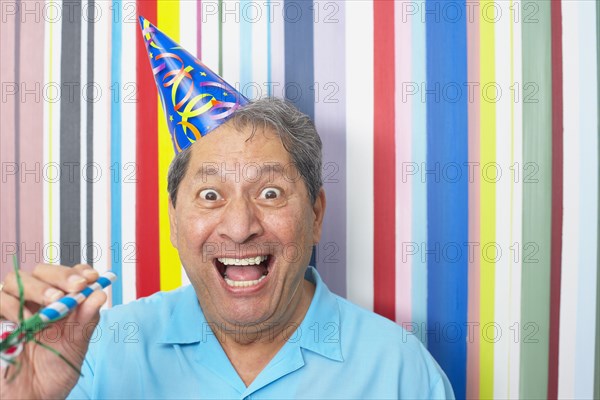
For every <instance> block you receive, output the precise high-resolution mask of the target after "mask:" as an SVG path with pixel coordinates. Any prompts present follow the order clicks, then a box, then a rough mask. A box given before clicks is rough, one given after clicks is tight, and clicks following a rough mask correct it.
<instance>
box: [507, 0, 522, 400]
mask: <svg viewBox="0 0 600 400" xmlns="http://www.w3.org/2000/svg"><path fill="white" fill-rule="evenodd" d="M511 7H512V8H511V10H515V7H516V8H517V12H518V11H519V7H520V3H517V2H511ZM510 21H511V22H510V23H511V24H512V29H513V32H512V39H513V42H512V44H513V49H512V51H513V53H512V58H513V64H512V72H513V82H511V84H512V85H514V87H519V88H522V87H523V72H522V53H521V47H522V46H521V19H520V18H513V15H512V14H511V17H510ZM519 93H521V92H519ZM509 94H510V95H511V100H510V105H511V107H512V112H513V125H512V160H511V164H512V165H511V167H513V170H511V171H510V173H509V174H508V175H509V176H510V177H511V178H513V173H514V171H515V169H514V168H515V166H517V165H518V166H519V167H518V168H517V171H522V169H521V168H522V165H523V101H522V98H518V97H517V92H516V91H515V90H513V89H511V91H510V93H509ZM511 180H512V188H513V189H512V194H511V200H510V201H511V207H512V210H511V216H510V218H511V221H512V230H511V232H510V245H511V246H512V247H511V250H510V251H509V252H508V255H509V257H510V264H509V265H510V267H509V268H510V272H509V274H510V275H509V279H510V284H509V290H510V291H509V296H508V312H509V315H508V323H509V329H510V327H516V329H517V330H516V332H519V333H520V332H521V330H520V323H521V257H514V254H515V253H514V250H513V249H515V246H516V249H521V241H522V226H523V220H522V215H523V176H522V172H520V175H519V179H514V178H513V179H511ZM515 243H516V245H515ZM504 301H506V300H504ZM514 332H515V331H514V330H512V331H511V333H514ZM508 352H509V359H508V366H509V372H508V380H509V387H508V395H507V397H508V398H511V399H518V398H519V383H520V379H521V375H520V364H521V341H520V340H511V341H510V342H509V343H508Z"/></svg>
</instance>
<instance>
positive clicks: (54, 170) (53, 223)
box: [43, 0, 62, 263]
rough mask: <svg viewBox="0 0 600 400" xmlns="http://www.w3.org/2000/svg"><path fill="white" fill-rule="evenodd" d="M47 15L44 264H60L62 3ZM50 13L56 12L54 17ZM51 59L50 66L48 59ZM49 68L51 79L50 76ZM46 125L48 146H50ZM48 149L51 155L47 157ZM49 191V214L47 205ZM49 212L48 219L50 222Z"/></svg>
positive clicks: (51, 5) (48, 6) (50, 8)
mask: <svg viewBox="0 0 600 400" xmlns="http://www.w3.org/2000/svg"><path fill="white" fill-rule="evenodd" d="M45 7H46V10H47V11H48V15H47V17H46V18H44V21H45V32H44V52H45V54H44V58H45V60H46V63H47V66H46V68H44V88H45V90H44V168H43V171H44V182H45V184H44V189H43V197H44V248H43V257H44V262H46V263H59V262H60V245H59V244H60V95H61V93H60V74H61V67H60V59H61V54H62V51H61V42H62V37H61V36H62V25H61V18H60V17H61V13H60V10H62V1H60V0H59V1H54V0H48V1H46V4H45ZM54 11H59V12H58V14H56V15H55V14H54ZM50 33H52V53H50ZM51 57H52V63H50V58H51ZM50 68H52V75H50ZM50 125H52V126H51V128H52V142H50ZM50 146H52V152H51V154H49V153H50ZM50 190H52V210H50V209H49V205H50ZM50 212H52V219H50Z"/></svg>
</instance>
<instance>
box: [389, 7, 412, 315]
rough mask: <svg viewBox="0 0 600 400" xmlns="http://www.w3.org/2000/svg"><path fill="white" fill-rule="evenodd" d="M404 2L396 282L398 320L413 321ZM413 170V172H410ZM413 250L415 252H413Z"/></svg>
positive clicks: (398, 30) (408, 32)
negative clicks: (408, 250) (409, 254)
mask: <svg viewBox="0 0 600 400" xmlns="http://www.w3.org/2000/svg"><path fill="white" fill-rule="evenodd" d="M408 4H410V3H408V2H405V1H402V2H398V3H396V4H395V9H394V14H395V15H394V20H395V32H394V37H395V39H394V43H395V49H394V53H395V57H394V66H395V71H394V74H395V83H396V87H395V92H396V95H395V100H394V101H395V110H394V114H395V115H396V120H395V123H396V126H395V142H396V148H395V154H396V182H395V187H396V192H395V194H394V195H395V197H396V218H395V219H396V222H395V223H396V231H395V233H394V236H395V238H396V244H395V246H396V266H395V268H396V282H395V292H396V299H395V308H396V315H395V316H394V317H395V320H396V322H398V323H399V324H405V323H409V322H411V321H412V315H411V314H412V313H411V311H412V271H411V269H412V261H413V260H412V256H411V257H410V258H409V257H408V256H407V254H406V253H407V249H411V250H412V249H414V247H415V242H414V241H412V237H411V231H412V229H411V228H412V218H411V214H412V185H413V179H415V176H414V171H415V170H416V168H415V164H414V162H413V161H412V135H413V132H412V102H413V96H412V95H411V97H410V98H409V97H408V96H407V94H406V91H407V90H409V91H410V92H411V93H413V92H414V90H415V83H414V82H413V81H412V76H411V70H412V46H411V40H412V17H411V18H407V17H406V14H405V12H406V6H407V5H408ZM409 172H410V175H408V173H409ZM411 253H413V252H411Z"/></svg>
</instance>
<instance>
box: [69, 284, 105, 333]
mask: <svg viewBox="0 0 600 400" xmlns="http://www.w3.org/2000/svg"><path fill="white" fill-rule="evenodd" d="M107 299H108V296H106V293H104V292H103V291H102V290H96V291H95V292H94V293H92V294H90V296H89V297H88V298H87V299H85V301H84V302H83V303H81V304H80V305H79V307H77V310H76V311H75V314H76V315H75V319H76V320H77V322H79V323H81V324H82V325H85V324H87V323H89V322H90V321H95V322H97V319H98V316H99V312H100V309H101V308H102V306H103V305H104V303H106V300H107Z"/></svg>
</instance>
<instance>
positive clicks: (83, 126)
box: [78, 0, 90, 264]
mask: <svg viewBox="0 0 600 400" xmlns="http://www.w3.org/2000/svg"><path fill="white" fill-rule="evenodd" d="M89 6H90V3H89V1H88V0H82V1H81V12H82V15H81V17H82V24H81V52H80V57H81V68H80V73H81V75H80V78H79V79H80V82H81V92H79V93H78V95H79V96H78V100H79V105H80V110H81V119H80V124H79V141H80V143H79V155H80V160H79V161H80V169H81V176H80V180H79V188H80V190H79V205H80V206H79V212H80V218H79V243H80V244H81V263H82V264H88V258H87V248H88V246H87V235H88V231H87V228H88V227H87V212H88V208H87V198H88V195H87V191H88V185H87V174H86V172H87V168H86V166H87V163H88V162H87V156H88V153H87V146H88V140H87V129H88V122H87V112H88V107H87V103H88V102H87V98H86V96H85V88H86V87H87V86H86V85H87V81H88V80H87V73H88V54H87V46H88V28H89V24H88V23H87V22H88V21H87V13H86V14H85V15H84V14H83V13H84V12H85V11H84V10H87V9H89Z"/></svg>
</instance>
